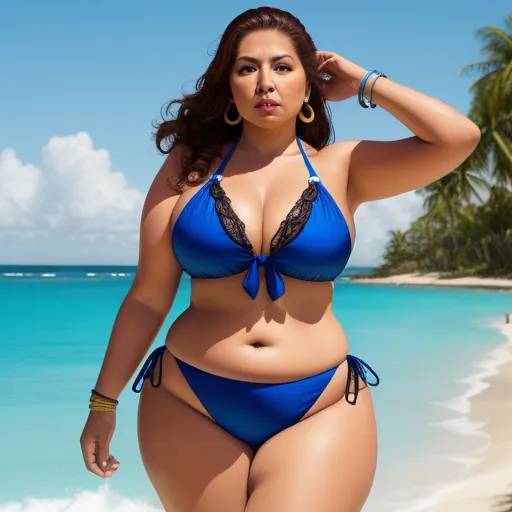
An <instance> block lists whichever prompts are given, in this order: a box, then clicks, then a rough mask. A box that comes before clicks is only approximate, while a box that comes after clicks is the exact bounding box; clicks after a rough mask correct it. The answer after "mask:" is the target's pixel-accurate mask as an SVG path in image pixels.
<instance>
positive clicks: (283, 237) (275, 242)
mask: <svg viewBox="0 0 512 512" xmlns="http://www.w3.org/2000/svg"><path fill="white" fill-rule="evenodd" d="M317 196H318V187H317V184H316V182H314V181H313V182H310V183H309V186H308V188H307V189H306V190H304V192H302V194H301V196H300V198H299V199H298V200H297V202H296V203H295V205H294V206H293V208H292V209H291V210H290V211H289V212H288V215H287V216H286V219H284V220H283V222H281V224H280V226H279V229H278V230H277V233H276V234H275V235H274V237H273V238H272V241H271V242H270V253H272V252H274V251H277V250H279V249H282V248H283V247H284V246H285V245H288V244H289V243H291V242H293V240H295V238H297V236H299V234H300V232H301V231H302V230H303V229H304V226H305V225H306V224H307V222H308V220H309V217H310V216H311V211H312V209H313V202H314V201H315V199H316V198H317Z"/></svg>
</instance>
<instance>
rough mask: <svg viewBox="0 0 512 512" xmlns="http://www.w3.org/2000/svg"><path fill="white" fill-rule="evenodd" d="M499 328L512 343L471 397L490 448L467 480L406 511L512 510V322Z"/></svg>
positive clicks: (473, 418)
mask: <svg viewBox="0 0 512 512" xmlns="http://www.w3.org/2000/svg"><path fill="white" fill-rule="evenodd" d="M494 327H496V328H497V329H499V331H500V332H501V333H502V334H503V335H504V336H505V338H506V341H505V343H504V344H500V345H499V346H498V347H497V348H496V349H494V350H493V351H492V353H491V354H490V356H491V357H492V359H494V362H495V364H493V365H492V367H490V368H486V371H485V373H484V375H485V376H484V377H483V378H481V379H479V383H480V384H483V386H481V388H480V389H479V390H477V391H476V392H474V393H472V394H470V396H469V397H468V402H469V410H468V414H467V420H468V421H469V422H470V423H471V424H472V425H478V429H479V430H480V431H481V432H482V433H483V434H484V435H486V437H487V439H488V446H487V448H486V450H485V451H484V452H483V454H482V456H481V458H479V460H477V461H476V462H474V463H473V464H472V466H471V469H470V475H469V476H468V477H467V478H464V479H462V480H460V481H458V482H450V483H445V484H442V485H440V486H439V488H438V489H437V491H436V492H434V494H433V495H432V496H431V497H430V498H429V499H428V500H426V501H424V502H423V503H418V504H417V505H415V506H412V507H409V508H407V510H406V511H404V512H462V511H464V512H512V324H505V323H503V324H500V325H496V326H494Z"/></svg>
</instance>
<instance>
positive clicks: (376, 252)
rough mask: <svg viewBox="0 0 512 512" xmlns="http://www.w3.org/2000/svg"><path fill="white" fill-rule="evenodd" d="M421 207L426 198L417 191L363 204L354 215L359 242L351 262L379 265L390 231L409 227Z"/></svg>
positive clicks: (357, 264)
mask: <svg viewBox="0 0 512 512" xmlns="http://www.w3.org/2000/svg"><path fill="white" fill-rule="evenodd" d="M422 211H423V198H422V197H421V196H419V195H418V194H416V193H415V192H407V193H406V194H401V195H399V196H396V197H391V198H389V199H382V200H380V201H375V202H372V203H365V204H363V205H361V206H360V207H359V208H358V210H357V211H356V215H355V222H356V230H357V234H356V243H355V247H354V252H353V253H352V256H351V258H350V261H349V265H353V266H362V267H366V266H370V267H371V266H374V265H378V264H379V263H380V262H381V259H382V256H383V253H384V249H385V246H386V243H387V241H388V240H389V233H388V232H389V231H390V230H394V229H400V230H406V229H407V228H408V227H409V225H410V223H411V222H412V221H413V220H415V219H417V218H418V217H419V216H420V215H421V213H422Z"/></svg>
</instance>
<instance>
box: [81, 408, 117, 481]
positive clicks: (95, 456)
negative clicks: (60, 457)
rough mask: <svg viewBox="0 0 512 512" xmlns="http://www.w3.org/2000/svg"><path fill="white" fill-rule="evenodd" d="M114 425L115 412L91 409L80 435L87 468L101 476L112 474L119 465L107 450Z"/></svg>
mask: <svg viewBox="0 0 512 512" xmlns="http://www.w3.org/2000/svg"><path fill="white" fill-rule="evenodd" d="M115 427H116V413H115V412H108V411H91V412H90V413H89V417H88V418H87V422H86V423H85V427H84V430H83V432H82V435H81V436H80V445H81V446H82V455H83V457H84V461H85V465H86V467H87V469H88V470H89V471H91V472H92V473H94V474H95V475H98V476H101V477H102V478H109V477H111V476H113V475H114V473H115V472H116V471H117V468H118V467H119V462H118V461H117V460H116V458H115V457H114V456H113V455H110V451H109V449H110V441H111V439H112V436H113V434H114V429H115Z"/></svg>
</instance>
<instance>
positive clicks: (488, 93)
mask: <svg viewBox="0 0 512 512" xmlns="http://www.w3.org/2000/svg"><path fill="white" fill-rule="evenodd" d="M476 35H477V37H479V38H480V39H481V40H482V42H483V43H484V46H483V48H482V52H483V53H484V54H485V55H486V56H487V59H486V60H485V61H484V62H478V63H475V64H470V65H468V66H465V67H463V68H462V69H461V70H460V73H468V72H474V71H476V72H478V73H480V74H481V75H482V76H481V77H480V78H479V79H478V80H477V81H476V82H475V83H474V84H473V85H472V86H471V89H470V90H471V92H473V94H474V98H473V103H472V106H471V110H470V113H469V117H470V118H471V119H473V121H475V123H476V124H477V125H478V126H479V127H480V129H481V131H482V137H481V140H480V144H479V148H478V150H477V151H475V152H474V153H473V155H472V156H471V157H470V159H469V162H470V164H471V165H470V166H471V167H472V168H473V169H475V170H477V169H478V170H484V169H485V168H489V169H490V170H491V173H492V176H493V177H494V178H495V179H496V181H497V183H498V184H506V183H512V142H511V141H512V16H507V17H506V18H505V30H502V29H500V28H497V27H492V26H486V27H484V28H482V29H480V30H478V31H477V33H476Z"/></svg>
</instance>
